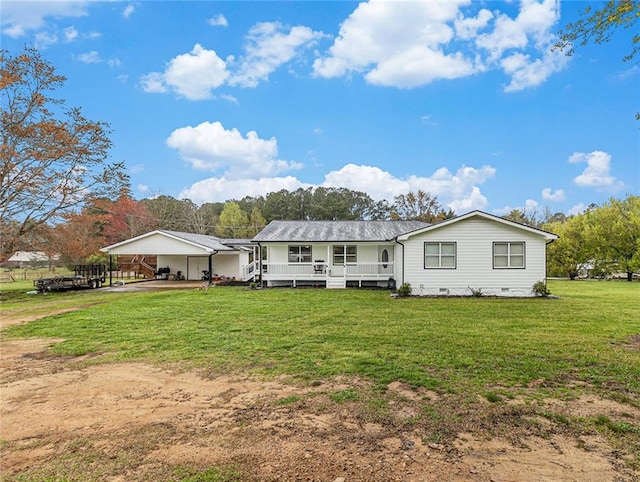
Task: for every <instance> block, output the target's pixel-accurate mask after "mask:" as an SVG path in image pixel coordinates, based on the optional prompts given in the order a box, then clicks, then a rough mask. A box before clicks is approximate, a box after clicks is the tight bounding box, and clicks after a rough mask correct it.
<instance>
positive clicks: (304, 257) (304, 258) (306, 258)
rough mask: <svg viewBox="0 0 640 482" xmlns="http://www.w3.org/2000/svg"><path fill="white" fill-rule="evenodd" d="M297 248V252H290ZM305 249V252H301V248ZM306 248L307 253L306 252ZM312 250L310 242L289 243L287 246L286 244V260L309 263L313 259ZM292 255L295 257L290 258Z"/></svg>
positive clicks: (295, 262)
mask: <svg viewBox="0 0 640 482" xmlns="http://www.w3.org/2000/svg"><path fill="white" fill-rule="evenodd" d="M294 249H295V250H297V254H296V253H292V251H293V250H294ZM303 249H304V250H305V253H303V252H302V250H303ZM307 249H308V253H307V252H306V251H307ZM312 251H313V248H312V247H311V245H310V244H290V245H289V246H287V261H288V262H289V263H290V264H291V263H293V264H298V263H309V264H311V261H312V260H313V257H312ZM292 255H293V256H296V258H297V259H295V260H294V259H292Z"/></svg>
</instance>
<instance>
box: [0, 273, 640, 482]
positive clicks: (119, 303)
mask: <svg viewBox="0 0 640 482" xmlns="http://www.w3.org/2000/svg"><path fill="white" fill-rule="evenodd" d="M549 288H550V289H551V291H552V292H553V293H554V294H556V295H558V296H560V299H543V298H532V299H495V298H488V297H480V298H472V297H469V298H406V299H393V298H391V297H390V296H389V293H388V292H387V291H365V290H320V289H297V290H292V289H269V290H250V289H248V288H242V287H224V288H223V287H217V288H212V289H209V290H207V291H200V290H195V289H193V290H176V291H156V292H118V291H110V290H86V291H78V292H65V293H51V294H48V295H26V294H25V292H24V290H23V289H15V290H4V287H3V292H2V295H1V296H0V317H3V318H5V317H8V318H11V317H14V318H15V317H18V316H25V317H28V316H32V315H33V316H37V315H46V314H47V313H50V314H51V313H54V312H57V311H59V310H61V309H65V308H69V307H73V306H80V307H82V308H81V309H80V310H78V311H74V312H68V313H61V314H57V315H51V316H46V317H45V318H42V319H40V320H38V321H32V322H30V323H26V324H21V325H16V326H11V327H9V328H7V329H5V330H3V331H2V332H0V335H1V336H2V338H11V337H15V338H20V337H38V338H55V339H62V340H63V341H61V342H60V343H56V344H54V345H53V346H52V348H51V349H50V350H51V352H52V353H53V354H59V355H64V356H71V357H73V356H79V355H84V354H88V353H100V354H101V356H97V357H92V358H90V360H88V361H87V360H85V361H84V362H83V363H84V364H85V365H86V364H87V363H107V362H111V361H129V360H142V361H147V362H150V363H156V364H161V365H162V364H168V365H171V366H172V367H175V365H178V366H179V367H183V368H185V369H189V368H195V369H200V370H202V371H203V372H204V373H214V374H222V373H232V374H234V373H240V372H242V373H246V374H257V375H261V376H270V375H287V376H290V377H291V378H293V379H295V380H298V381H302V382H304V383H306V384H307V386H308V387H320V386H322V382H321V381H322V380H325V379H329V378H331V377H334V376H341V378H340V379H341V380H351V379H352V378H351V377H355V378H354V379H353V380H354V383H353V384H350V383H347V384H346V385H345V386H343V387H341V388H338V389H335V390H332V391H317V392H310V393H307V394H296V395H290V396H287V397H284V398H280V399H277V400H274V401H273V402H272V404H273V407H274V408H283V407H287V409H294V410H298V409H304V407H309V408H308V409H309V410H316V411H318V412H322V411H329V410H338V411H339V410H343V411H347V412H348V413H350V414H351V415H352V416H353V417H354V418H355V419H356V420H358V421H359V422H360V423H362V424H366V423H369V422H374V423H378V424H380V426H381V427H385V430H389V434H395V433H397V432H398V431H402V430H417V429H419V430H420V431H421V433H422V434H423V435H422V436H423V440H424V441H425V443H438V444H440V443H447V442H448V441H450V440H451V439H452V438H453V437H455V434H457V433H460V432H469V431H472V432H473V431H478V432H479V433H481V434H483V435H482V436H486V435H487V434H488V435H490V436H491V435H502V436H506V437H512V436H514V433H515V434H520V435H523V436H524V435H526V434H537V435H538V436H541V437H549V436H551V434H553V433H572V434H573V435H574V436H575V437H576V438H580V437H581V436H582V435H584V434H589V433H590V434H600V435H602V436H604V437H606V438H607V440H609V441H610V443H611V447H612V450H616V451H618V452H620V453H622V454H627V455H628V457H627V455H625V456H624V457H626V458H625V459H624V460H625V463H626V464H628V465H629V466H630V467H635V469H638V468H640V424H638V423H637V421H635V420H633V419H632V418H630V417H626V416H621V417H617V416H616V417H615V418H612V417H613V415H612V414H610V413H608V414H593V415H592V416H589V417H580V416H575V415H571V414H569V413H564V412H563V410H560V409H553V408H551V409H549V408H548V407H547V406H546V405H545V404H544V403H542V404H540V403H539V402H541V401H542V400H543V399H547V398H549V397H558V398H563V399H567V400H571V399H573V400H575V399H577V398H578V397H579V396H580V395H581V394H583V393H588V392H596V393H597V394H599V395H600V396H602V397H605V398H608V399H611V400H614V401H617V402H620V403H624V404H628V405H631V406H635V407H640V350H639V349H638V346H637V342H635V341H633V339H632V337H634V336H636V335H640V321H639V320H640V284H639V283H626V282H604V281H603V282H586V281H580V282H568V281H552V282H550V283H549ZM72 360H73V359H71V361H72ZM85 365H83V366H85ZM70 366H71V365H70ZM361 381H364V382H365V383H362V382H361ZM392 381H401V382H405V383H407V384H409V385H411V386H413V387H424V388H427V389H432V390H436V391H437V392H440V394H441V395H440V396H439V397H438V399H437V400H432V399H431V395H425V396H424V397H423V398H421V399H420V400H419V401H417V402H415V404H414V408H415V409H416V410H415V411H409V412H407V413H409V415H406V414H404V415H403V413H404V412H403V411H402V410H399V407H402V406H404V404H406V403H410V402H409V401H408V400H405V399H403V397H402V396H401V395H398V394H396V393H394V392H393V391H392V390H389V389H388V387H387V385H388V384H389V383H390V382H392ZM415 393H416V395H417V394H419V393H425V392H415ZM427 393H428V392H427ZM518 396H519V397H522V398H523V399H524V401H525V402H526V403H524V404H515V405H514V404H509V400H510V399H512V398H515V397H518ZM540 419H546V420H547V421H548V422H551V424H552V427H551V428H550V427H549V424H548V423H545V424H541V423H539V420H540ZM150 433H151V434H153V436H149V434H150ZM175 436H176V432H175V427H172V426H171V425H164V424H156V425H154V426H153V427H151V428H150V429H148V430H146V431H145V432H144V433H143V432H140V433H139V434H137V433H135V432H134V433H131V434H128V435H127V437H125V438H124V439H123V440H126V443H125V444H124V445H122V446H118V447H117V450H116V451H115V452H114V453H112V454H111V456H110V457H109V458H106V459H105V457H104V456H103V454H102V451H101V449H99V448H98V447H97V445H96V443H97V442H96V441H93V440H89V439H78V440H77V441H75V442H74V443H75V444H76V445H78V447H75V446H74V445H73V444H70V445H69V446H68V447H62V449H61V450H60V451H59V454H60V455H57V456H56V457H54V458H52V459H51V460H48V461H46V462H45V463H43V464H39V465H36V466H34V467H33V468H31V469H28V470H27V471H25V472H23V473H21V474H20V475H18V476H17V478H15V480H18V481H25V482H26V481H35V480H38V481H44V480H51V481H53V480H56V481H62V480H103V479H104V477H105V474H112V475H116V474H120V473H122V472H123V471H124V470H125V468H126V470H134V471H135V470H138V471H139V472H141V473H143V474H145V475H144V476H141V477H143V478H142V479H140V480H176V481H178V480H182V481H221V482H226V481H229V482H231V481H234V480H243V474H242V467H182V466H178V467H176V466H171V465H162V466H160V467H157V468H155V469H153V470H157V471H158V472H157V474H155V473H148V470H147V469H146V468H145V467H143V466H140V463H141V461H144V460H145V456H144V454H146V453H149V451H152V450H154V449H155V448H157V446H159V445H160V444H162V443H164V442H163V440H166V439H172V438H175ZM516 438H517V436H516ZM5 445H6V444H5ZM9 445H10V444H9ZM4 449H6V450H8V449H12V447H11V446H5V447H4ZM98 460H103V462H100V463H98V462H97V461H98ZM149 470H151V469H149Z"/></svg>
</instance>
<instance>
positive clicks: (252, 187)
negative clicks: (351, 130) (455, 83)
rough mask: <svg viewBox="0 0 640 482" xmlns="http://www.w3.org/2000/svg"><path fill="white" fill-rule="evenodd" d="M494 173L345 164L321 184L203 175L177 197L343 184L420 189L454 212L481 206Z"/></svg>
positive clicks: (370, 189)
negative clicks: (397, 171)
mask: <svg viewBox="0 0 640 482" xmlns="http://www.w3.org/2000/svg"><path fill="white" fill-rule="evenodd" d="M494 174H495V169H494V168H493V167H490V166H483V167H482V168H479V169H476V168H472V167H466V166H463V167H461V168H460V169H458V171H457V172H456V173H455V174H452V173H451V172H449V170H448V169H447V168H440V169H438V170H437V171H436V172H435V173H434V174H433V175H432V176H431V177H418V176H410V177H408V178H404V179H403V178H398V177H396V176H394V175H393V174H391V173H389V172H387V171H383V170H382V169H380V168H378V167H374V166H363V165H360V166H356V165H354V164H347V165H345V166H343V167H342V168H341V169H339V170H337V171H332V172H329V173H327V174H326V175H325V178H324V181H323V182H322V183H321V184H320V185H316V184H310V183H305V182H303V181H300V180H299V179H297V178H295V177H293V176H287V177H260V178H258V179H230V178H228V177H227V176H226V175H223V176H221V177H212V178H209V179H204V180H202V181H199V182H197V183H195V184H193V185H192V186H191V187H189V188H186V189H184V190H183V191H182V192H181V193H180V195H179V197H181V198H188V199H191V200H192V201H194V202H197V203H203V202H214V201H224V200H227V199H232V198H238V197H240V196H259V195H262V196H264V195H266V194H268V193H270V192H275V191H279V190H281V189H286V190H290V191H291V190H295V189H298V188H300V187H301V188H304V189H306V188H308V187H319V186H322V187H345V188H348V189H353V190H358V191H363V192H366V193H367V194H369V195H370V196H371V197H372V198H374V199H376V200H380V199H387V200H389V201H392V200H393V198H394V196H397V195H399V194H406V193H407V192H409V191H414V192H415V191H417V190H419V189H422V190H424V191H428V192H430V193H431V194H433V195H435V196H437V197H438V201H439V202H440V203H441V204H442V205H444V206H447V207H449V208H451V209H454V210H455V211H456V212H457V213H459V214H462V213H464V212H467V211H471V210H473V209H484V208H486V206H487V204H488V203H487V199H486V197H485V196H484V195H483V194H482V193H481V192H480V188H479V187H478V186H477V185H478V184H482V183H483V182H485V181H486V180H487V179H490V178H491V177H493V176H494Z"/></svg>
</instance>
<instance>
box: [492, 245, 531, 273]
mask: <svg viewBox="0 0 640 482" xmlns="http://www.w3.org/2000/svg"><path fill="white" fill-rule="evenodd" d="M498 246H501V247H503V246H506V247H507V249H506V253H497V254H496V247H498ZM515 246H521V247H522V250H521V251H522V252H521V253H518V252H515V253H514V252H513V251H514V250H513V247H515ZM496 258H500V259H501V260H502V261H503V262H501V263H497V264H496ZM517 259H521V260H522V264H519V263H514V262H513V261H516V260H517ZM526 260H527V246H526V243H525V242H524V241H494V242H493V269H526V267H527V263H526Z"/></svg>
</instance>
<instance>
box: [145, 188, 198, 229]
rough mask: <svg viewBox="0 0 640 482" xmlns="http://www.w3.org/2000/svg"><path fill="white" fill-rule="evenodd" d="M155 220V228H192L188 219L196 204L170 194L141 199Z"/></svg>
mask: <svg viewBox="0 0 640 482" xmlns="http://www.w3.org/2000/svg"><path fill="white" fill-rule="evenodd" d="M141 202H142V203H143V204H144V205H145V206H146V208H147V210H148V211H149V213H150V214H151V217H152V218H154V219H155V220H156V222H157V228H156V229H167V230H169V231H189V230H191V229H192V225H191V224H190V220H191V218H192V215H193V212H194V211H195V210H196V209H197V207H196V205H195V204H194V203H193V202H191V201H190V200H188V199H185V200H179V199H175V198H173V197H171V196H166V195H162V196H156V197H154V198H150V199H143V200H142V201H141Z"/></svg>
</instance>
